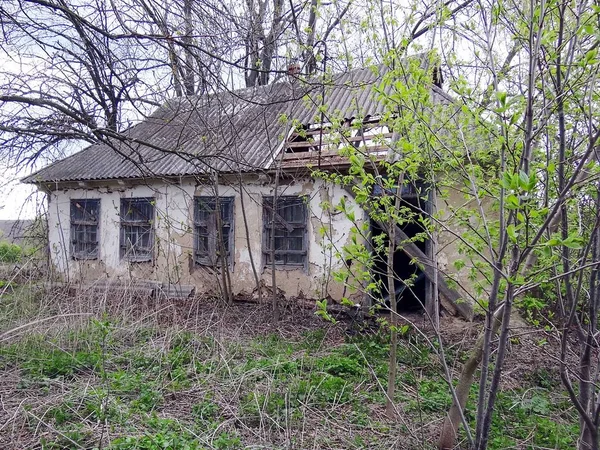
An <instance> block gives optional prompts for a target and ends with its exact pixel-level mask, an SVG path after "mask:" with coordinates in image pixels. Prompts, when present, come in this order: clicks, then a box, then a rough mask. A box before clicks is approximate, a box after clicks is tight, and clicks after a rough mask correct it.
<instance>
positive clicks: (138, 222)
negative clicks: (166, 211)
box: [119, 197, 156, 262]
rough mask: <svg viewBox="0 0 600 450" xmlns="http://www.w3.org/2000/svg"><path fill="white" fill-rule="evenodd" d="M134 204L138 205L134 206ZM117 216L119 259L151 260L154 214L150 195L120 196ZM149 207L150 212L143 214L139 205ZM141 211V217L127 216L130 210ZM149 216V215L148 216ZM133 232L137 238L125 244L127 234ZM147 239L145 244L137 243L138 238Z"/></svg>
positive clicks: (152, 199)
mask: <svg viewBox="0 0 600 450" xmlns="http://www.w3.org/2000/svg"><path fill="white" fill-rule="evenodd" d="M136 205H139V206H138V207H136ZM120 206H121V208H120V214H119V217H120V219H121V227H120V236H119V248H120V253H121V259H123V260H125V261H130V262H151V261H152V260H153V259H154V216H155V212H156V208H155V199H154V198H152V197H132V198H122V199H121V205H120ZM142 206H144V207H150V208H151V209H150V214H147V215H146V214H144V213H143V211H141V209H140V208H141V207H142ZM134 211H137V212H138V213H140V212H141V213H142V214H141V215H142V216H145V217H142V218H139V217H135V216H134V217H128V216H131V215H132V214H131V213H132V212H134ZM148 216H150V217H148ZM134 232H135V234H136V236H137V238H136V242H135V243H134V244H133V245H128V244H127V240H128V239H127V235H128V233H129V234H133V233H134ZM141 238H143V239H147V242H146V244H147V245H139V244H138V242H139V240H140V239H141Z"/></svg>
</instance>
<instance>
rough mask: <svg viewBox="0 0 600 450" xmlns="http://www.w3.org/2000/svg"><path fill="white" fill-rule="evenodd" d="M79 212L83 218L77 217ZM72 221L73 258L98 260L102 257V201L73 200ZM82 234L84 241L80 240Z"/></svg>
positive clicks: (71, 246)
mask: <svg viewBox="0 0 600 450" xmlns="http://www.w3.org/2000/svg"><path fill="white" fill-rule="evenodd" d="M78 212H79V213H81V217H77V216H78V214H77V213H78ZM70 219H71V235H70V241H71V243H70V253H71V258H73V259H98V258H99V256H100V235H99V232H100V199H97V198H94V199H72V200H71V210H70ZM80 233H83V240H80V239H78V237H79V235H80ZM94 236H95V238H94ZM81 247H83V249H81Z"/></svg>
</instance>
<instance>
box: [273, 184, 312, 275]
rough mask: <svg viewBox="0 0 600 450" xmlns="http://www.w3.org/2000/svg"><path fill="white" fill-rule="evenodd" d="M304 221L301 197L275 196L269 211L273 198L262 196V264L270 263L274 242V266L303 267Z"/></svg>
mask: <svg viewBox="0 0 600 450" xmlns="http://www.w3.org/2000/svg"><path fill="white" fill-rule="evenodd" d="M307 221H308V212H307V207H306V198H305V197H302V196H297V195H293V196H292V195H286V196H281V197H277V204H276V205H275V211H273V197H263V239H264V241H263V243H264V245H263V254H264V257H265V258H264V260H265V263H266V265H270V264H272V262H273V261H272V257H273V245H274V247H275V252H274V253H275V264H276V265H281V266H306V264H307V262H308V261H307V256H308V251H307V241H306V230H307ZM273 232H274V236H273ZM273 238H274V239H273Z"/></svg>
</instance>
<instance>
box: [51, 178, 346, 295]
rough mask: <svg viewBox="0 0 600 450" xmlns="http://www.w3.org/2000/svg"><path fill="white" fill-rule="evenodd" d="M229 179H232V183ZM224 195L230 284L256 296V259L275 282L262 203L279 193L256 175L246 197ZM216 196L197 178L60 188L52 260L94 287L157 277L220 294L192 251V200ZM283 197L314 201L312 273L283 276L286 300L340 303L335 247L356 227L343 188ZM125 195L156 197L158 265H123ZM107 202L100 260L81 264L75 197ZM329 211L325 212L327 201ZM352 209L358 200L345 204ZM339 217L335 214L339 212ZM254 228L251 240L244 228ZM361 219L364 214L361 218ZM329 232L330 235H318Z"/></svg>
mask: <svg viewBox="0 0 600 450" xmlns="http://www.w3.org/2000/svg"><path fill="white" fill-rule="evenodd" d="M225 181H227V180H225ZM218 191H219V195H220V196H222V197H227V196H233V197H235V201H234V255H235V256H234V265H233V269H232V272H231V280H232V284H233V290H234V292H235V293H239V292H251V291H252V289H253V288H254V287H255V278H254V274H253V271H252V267H251V263H250V255H252V256H253V259H254V263H255V266H256V269H257V271H258V272H259V275H260V276H261V278H263V280H264V281H265V283H266V284H267V285H270V284H271V274H270V269H269V268H265V267H264V265H263V255H262V248H261V247H262V197H263V196H269V195H273V186H272V185H270V184H267V183H265V182H261V181H260V180H259V179H258V178H257V177H251V178H250V179H249V180H246V181H244V183H243V189H242V194H241V195H243V196H244V198H243V200H244V208H242V201H241V199H240V189H239V185H238V184H237V183H232V185H226V184H223V185H220V186H218ZM194 195H204V196H214V195H215V189H214V186H209V185H196V183H195V182H194V181H193V180H188V181H183V182H181V183H179V184H171V185H169V184H167V183H164V182H157V183H153V184H151V185H150V184H146V185H142V184H140V185H129V186H123V185H119V184H117V183H106V184H104V185H98V186H95V187H86V188H82V187H78V188H71V189H64V190H57V191H54V192H52V193H51V195H49V197H48V198H49V202H50V203H49V209H48V211H49V217H48V223H49V242H50V253H51V261H52V264H53V266H54V268H55V269H56V271H57V272H58V273H59V274H60V275H61V276H62V277H63V278H64V279H65V280H69V281H79V280H85V281H93V280H95V279H98V278H101V277H113V278H123V279H124V278H133V279H151V280H157V281H162V282H172V283H177V282H181V283H186V284H194V285H195V286H196V288H197V291H198V292H217V291H218V277H217V274H216V273H215V271H213V270H211V269H207V268H203V267H199V266H194V265H193V264H192V263H191V261H192V252H193V233H192V230H193V197H194ZM278 195H307V196H308V197H309V198H310V200H309V204H308V210H309V221H308V230H307V238H308V258H309V264H308V269H307V270H302V269H293V270H290V269H281V270H277V273H276V277H277V285H278V287H279V288H281V289H283V290H284V291H285V293H286V294H287V295H298V294H299V293H300V292H302V293H303V294H304V295H306V296H307V297H323V296H326V295H327V294H330V295H332V296H334V298H339V297H340V296H341V290H342V286H340V285H339V284H337V283H335V282H333V281H332V280H331V271H332V270H336V269H338V268H340V267H341V265H342V264H343V262H342V261H338V260H337V259H336V258H335V256H334V255H335V251H336V249H341V247H342V246H343V245H344V244H345V243H346V241H347V240H348V238H349V236H350V229H351V227H352V223H350V222H349V221H348V220H346V219H345V217H344V215H343V214H341V213H339V212H338V213H336V212H334V211H333V209H334V206H335V205H336V204H338V203H339V201H340V199H341V197H342V196H345V195H346V194H345V192H344V191H343V189H341V188H339V187H337V186H333V185H326V184H325V183H324V182H323V181H321V180H316V181H312V180H304V181H300V182H298V181H297V182H294V183H291V184H287V185H281V186H280V187H279V189H278ZM123 197H153V198H154V199H155V200H156V206H155V220H156V222H155V252H154V260H153V261H152V262H151V263H129V262H127V261H123V260H121V259H120V252H119V236H120V233H119V228H120V221H119V212H120V199H121V198H123ZM85 198H89V199H92V198H97V199H100V202H101V204H100V223H99V228H100V229H99V236H100V250H99V258H98V259H97V260H87V261H77V260H73V259H72V258H71V257H70V254H69V242H70V201H71V199H85ZM324 201H326V202H328V203H329V204H330V205H331V208H330V209H323V208H322V206H321V204H322V202H324ZM346 201H347V203H348V204H352V203H353V200H352V199H351V198H347V199H346ZM332 212H333V213H332ZM244 213H245V216H246V220H247V224H248V235H249V239H247V237H246V227H245V223H244ZM357 215H358V214H357ZM322 226H324V227H325V229H326V230H327V232H326V234H325V236H322V235H321V234H320V233H319V229H320V228H321V227H322Z"/></svg>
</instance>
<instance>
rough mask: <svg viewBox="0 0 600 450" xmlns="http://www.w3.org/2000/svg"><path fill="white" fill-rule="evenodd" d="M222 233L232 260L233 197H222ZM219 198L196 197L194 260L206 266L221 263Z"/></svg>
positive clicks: (225, 246)
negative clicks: (218, 222) (218, 221)
mask: <svg viewBox="0 0 600 450" xmlns="http://www.w3.org/2000/svg"><path fill="white" fill-rule="evenodd" d="M219 210H220V212H221V234H222V236H221V237H222V239H223V241H222V242H223V247H222V248H223V249H224V250H225V252H226V257H227V260H228V261H229V262H231V255H232V254H233V231H232V229H233V197H220V198H219ZM216 213H217V199H216V198H215V197H195V198H194V261H195V263H196V264H199V265H205V266H216V265H219V261H220V252H221V247H220V246H219V245H218V242H219V233H218V229H217V214H216Z"/></svg>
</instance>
